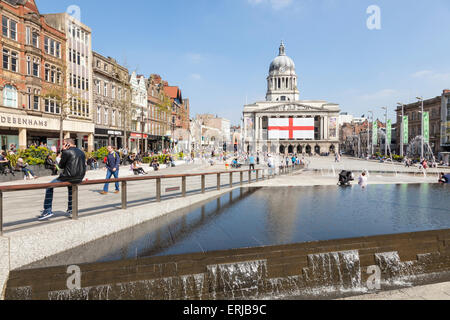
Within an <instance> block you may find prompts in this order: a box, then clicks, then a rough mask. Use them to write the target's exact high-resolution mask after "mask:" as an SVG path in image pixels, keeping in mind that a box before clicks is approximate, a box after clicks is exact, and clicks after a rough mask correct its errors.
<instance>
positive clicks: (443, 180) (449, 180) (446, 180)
mask: <svg viewBox="0 0 450 320" xmlns="http://www.w3.org/2000/svg"><path fill="white" fill-rule="evenodd" d="M439 183H444V184H447V183H450V174H447V175H446V174H445V173H441V174H440V177H439Z"/></svg>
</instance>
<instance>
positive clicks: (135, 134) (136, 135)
mask: <svg viewBox="0 0 450 320" xmlns="http://www.w3.org/2000/svg"><path fill="white" fill-rule="evenodd" d="M130 136H131V137H133V138H142V134H141V133H132V134H130ZM147 138H148V135H147V134H144V139H147Z"/></svg>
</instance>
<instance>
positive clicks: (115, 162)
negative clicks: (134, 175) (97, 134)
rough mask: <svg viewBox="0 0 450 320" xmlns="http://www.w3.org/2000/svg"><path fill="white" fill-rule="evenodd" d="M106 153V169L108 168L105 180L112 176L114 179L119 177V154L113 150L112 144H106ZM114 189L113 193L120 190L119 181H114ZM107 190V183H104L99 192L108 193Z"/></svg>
mask: <svg viewBox="0 0 450 320" xmlns="http://www.w3.org/2000/svg"><path fill="white" fill-rule="evenodd" d="M108 152H109V153H108V155H107V156H106V169H107V170H108V171H107V173H106V180H109V179H111V177H112V176H114V178H115V179H118V178H119V167H120V156H119V154H118V153H117V152H116V151H115V150H114V148H113V147H112V146H108ZM115 186H116V191H115V193H119V192H120V188H119V183H118V182H116V184H115ZM108 191H109V183H105V186H104V187H103V191H102V192H100V194H102V195H106V194H108Z"/></svg>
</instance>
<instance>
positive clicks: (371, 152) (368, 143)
mask: <svg viewBox="0 0 450 320" xmlns="http://www.w3.org/2000/svg"><path fill="white" fill-rule="evenodd" d="M368 114H372V127H373V111H369V112H368ZM367 127H368V128H367V129H368V130H367V153H368V154H369V153H370V155H371V156H372V155H373V141H372V148H370V117H368V119H367Z"/></svg>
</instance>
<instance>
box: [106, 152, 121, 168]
mask: <svg viewBox="0 0 450 320" xmlns="http://www.w3.org/2000/svg"><path fill="white" fill-rule="evenodd" d="M106 167H107V168H108V170H111V171H112V170H114V168H116V169H117V170H119V167H120V156H119V154H118V153H117V152H115V151H114V152H113V153H108V156H107V157H106Z"/></svg>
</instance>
